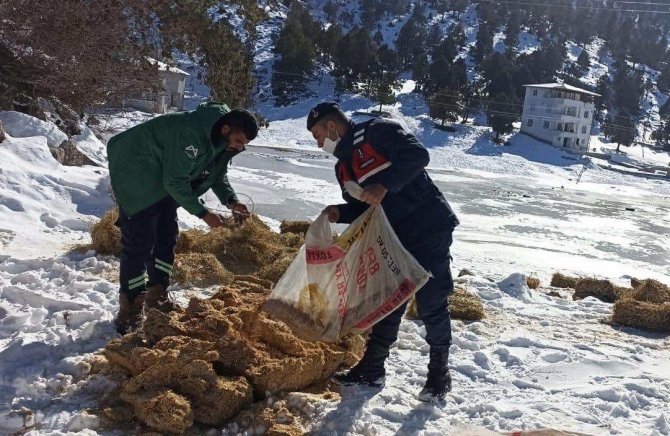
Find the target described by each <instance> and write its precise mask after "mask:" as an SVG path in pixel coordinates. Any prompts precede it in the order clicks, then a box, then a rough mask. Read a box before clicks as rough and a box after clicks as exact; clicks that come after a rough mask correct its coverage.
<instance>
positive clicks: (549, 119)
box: [521, 83, 599, 150]
mask: <svg viewBox="0 0 670 436" xmlns="http://www.w3.org/2000/svg"><path fill="white" fill-rule="evenodd" d="M524 87H525V88H526V98H525V99H524V102H523V116H522V118H521V132H522V133H525V134H527V135H528V136H531V137H533V138H536V139H539V140H541V141H545V142H548V143H549V144H551V145H554V146H556V147H567V148H574V149H581V150H588V145H589V139H590V137H591V124H592V123H593V111H594V109H595V107H594V105H593V97H597V96H599V94H596V93H593V92H590V91H587V90H585V89H580V88H577V87H574V86H571V85H566V84H564V83H541V84H537V85H524Z"/></svg>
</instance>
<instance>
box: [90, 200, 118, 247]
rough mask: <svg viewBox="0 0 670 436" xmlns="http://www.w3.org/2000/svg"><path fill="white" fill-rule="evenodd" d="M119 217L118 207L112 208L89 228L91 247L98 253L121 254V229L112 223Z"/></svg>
mask: <svg viewBox="0 0 670 436" xmlns="http://www.w3.org/2000/svg"><path fill="white" fill-rule="evenodd" d="M118 218H119V209H118V208H116V207H115V208H113V209H110V210H108V211H107V213H105V215H104V216H103V217H102V218H101V219H100V221H98V222H97V223H95V224H94V225H93V227H92V228H91V248H92V249H93V250H95V251H96V252H97V253H98V254H103V255H107V254H111V255H114V256H118V255H120V254H121V230H120V229H119V228H118V227H116V225H115V224H114V223H116V220H117V219H118Z"/></svg>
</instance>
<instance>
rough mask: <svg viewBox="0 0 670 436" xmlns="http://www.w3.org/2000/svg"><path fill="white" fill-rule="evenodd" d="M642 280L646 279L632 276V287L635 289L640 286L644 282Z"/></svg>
mask: <svg viewBox="0 0 670 436" xmlns="http://www.w3.org/2000/svg"><path fill="white" fill-rule="evenodd" d="M642 282H644V280H641V279H636V278H635V277H631V278H630V287H631V288H633V289H635V288H637V287H638V286H640V285H641V284H642Z"/></svg>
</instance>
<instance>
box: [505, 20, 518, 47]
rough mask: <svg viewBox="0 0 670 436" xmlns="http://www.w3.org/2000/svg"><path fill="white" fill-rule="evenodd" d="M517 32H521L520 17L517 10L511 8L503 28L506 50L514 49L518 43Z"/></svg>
mask: <svg viewBox="0 0 670 436" xmlns="http://www.w3.org/2000/svg"><path fill="white" fill-rule="evenodd" d="M519 33H521V17H520V13H519V12H518V11H514V10H512V11H511V12H510V15H509V18H508V19H507V27H506V29H505V45H506V46H507V50H508V51H512V52H513V51H515V50H516V46H517V44H518V43H519Z"/></svg>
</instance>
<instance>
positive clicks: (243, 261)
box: [175, 215, 303, 274]
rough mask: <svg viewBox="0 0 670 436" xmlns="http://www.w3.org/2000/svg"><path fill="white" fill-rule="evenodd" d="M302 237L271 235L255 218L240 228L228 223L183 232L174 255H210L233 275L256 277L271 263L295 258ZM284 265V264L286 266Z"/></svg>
mask: <svg viewBox="0 0 670 436" xmlns="http://www.w3.org/2000/svg"><path fill="white" fill-rule="evenodd" d="M302 244H303V238H302V237H301V236H300V235H296V234H294V233H287V234H284V235H281V234H279V233H276V232H274V231H273V230H272V229H271V228H270V227H268V226H267V225H266V224H265V223H263V222H262V221H261V220H260V219H259V218H258V217H257V216H256V215H252V216H251V218H249V219H247V220H246V221H245V223H244V224H243V225H236V224H234V223H232V222H230V223H226V224H225V225H224V226H223V227H220V228H218V229H214V230H212V231H209V232H205V231H202V230H187V231H185V232H182V233H181V234H180V237H179V240H178V241H177V245H176V247H175V252H176V253H192V252H197V253H210V254H213V255H214V256H216V258H217V259H218V260H219V262H221V264H223V266H224V267H225V268H226V269H227V270H228V271H232V272H233V273H235V274H256V273H258V272H259V271H260V270H261V269H263V268H269V267H270V266H272V265H273V263H274V262H276V261H278V260H281V259H282V258H285V257H287V256H289V255H295V253H296V252H297V251H298V249H299V248H300V246H301V245H302ZM286 266H288V265H286Z"/></svg>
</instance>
